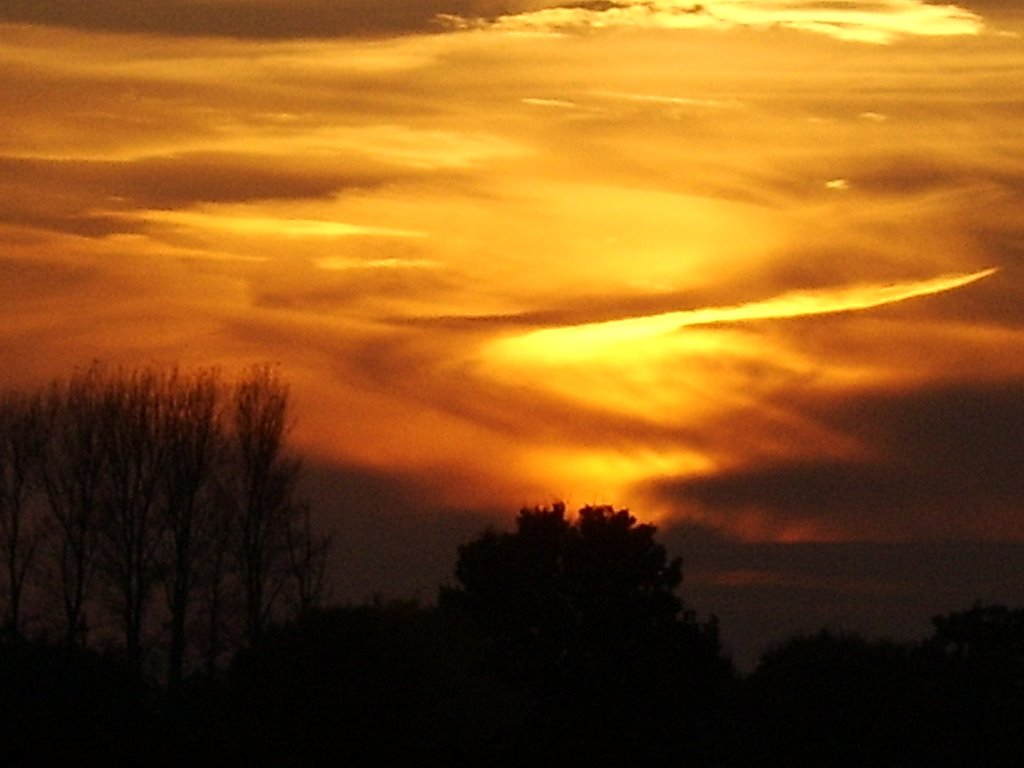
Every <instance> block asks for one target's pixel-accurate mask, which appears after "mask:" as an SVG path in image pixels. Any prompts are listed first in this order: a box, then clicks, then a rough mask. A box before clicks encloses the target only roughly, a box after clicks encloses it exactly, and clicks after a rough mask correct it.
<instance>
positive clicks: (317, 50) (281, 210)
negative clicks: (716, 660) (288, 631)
mask: <svg viewBox="0 0 1024 768" xmlns="http://www.w3.org/2000/svg"><path fill="white" fill-rule="evenodd" d="M128 5H131V8H132V9H133V10H131V11H129V10H126V9H127V8H128ZM128 5H126V4H125V3H122V2H114V0H97V2H93V3H85V4H82V3H67V2H53V3H27V2H15V3H5V4H4V5H3V7H2V8H0V42H2V44H0V79H2V82H3V83H4V84H5V85H4V87H3V88H0V377H2V383H3V384H4V385H5V386H27V385H34V384H38V383H40V382H45V381H47V380H49V379H50V378H52V377H54V376H62V375H65V374H66V373H68V372H69V371H70V370H73V369H74V368H75V366H80V365H82V364H87V363H88V362H89V361H91V360H94V359H102V360H107V361H110V362H112V363H126V362H127V363H130V362H152V361H155V362H158V363H167V364H180V365H182V366H186V367H187V366H210V365H214V366H219V367H222V368H225V369H236V368H239V367H241V366H244V365H247V364H249V363H252V362H257V361H273V362H278V363H280V366H281V370H282V374H283V375H284V377H285V378H287V379H288V380H289V381H290V382H291V386H292V394H293V397H294V406H295V416H296V426H295V430H294V433H293V438H294V442H295V444H296V446H297V447H298V449H299V450H300V452H301V453H302V454H303V456H304V458H305V459H306V460H307V461H308V462H309V464H310V465H311V466H314V467H316V468H317V469H318V471H320V472H321V473H322V474H323V475H324V476H331V477H337V478H344V479H345V482H346V483H349V485H344V484H343V483H342V481H341V480H338V481H337V484H338V487H342V486H343V485H344V487H345V488H347V489H350V490H347V491H346V492H345V493H346V494H349V495H348V496H346V498H354V499H356V500H357V502H352V505H351V506H352V508H351V509H350V511H349V514H351V515H353V516H354V515H381V516H386V515H388V514H389V513H390V511H393V510H395V509H398V508H400V507H401V508H402V509H403V510H404V511H403V514H409V511H408V510H409V508H414V507H415V508H417V509H418V510H420V512H418V513H417V514H419V513H422V515H423V516H426V517H429V518H430V519H434V520H441V519H454V518H447V517H445V516H446V515H450V514H455V512H454V511H455V510H457V511H458V514H459V515H469V516H470V517H471V518H472V519H474V520H478V521H479V523H480V525H481V526H482V525H484V524H485V522H488V521H492V520H493V519H494V514H495V510H515V509H517V508H518V507H519V506H522V505H534V504H546V503H550V502H551V501H552V500H555V499H564V500H565V501H566V502H567V503H568V504H569V505H570V506H573V505H582V504H586V503H592V502H604V503H613V504H616V505H619V506H628V507H630V508H632V509H634V510H635V511H636V512H637V513H638V515H639V516H640V517H642V518H644V519H652V520H656V521H657V522H658V524H659V525H660V526H662V527H663V528H666V529H669V528H671V527H672V526H680V527H685V526H696V527H697V528H699V529H701V530H704V531H707V532H711V533H713V534H714V535H716V536H724V537H726V538H729V537H732V538H731V540H735V541H742V542H746V543H750V542H762V543H764V542H794V541H800V542H837V541H871V542H906V541H917V540H922V541H923V540H927V541H934V540H950V539H952V540H957V541H960V540H964V541H967V540H970V541H977V540H982V541H994V540H999V541H1012V542H1022V541H1024V515H1022V514H1021V513H1022V512H1024V509H1022V507H1021V503H1022V502H1021V499H1022V498H1024V495H1022V492H1024V481H1022V480H1021V477H1022V476H1021V473H1020V472H1019V471H1018V470H1017V469H1015V468H1016V467H1019V465H1020V461H1021V460H1024V444H1022V443H1021V438H1020V435H1021V434H1024V433H1022V432H1021V431H1020V428H1021V427H1022V425H1024V397H1022V396H1024V268H1022V265H1024V218H1022V216H1021V211H1022V210H1024V132H1022V131H1021V124H1022V120H1024V94H1022V90H1021V83H1024V42H1022V39H1021V37H1020V33H1021V32H1022V31H1024V23H1022V18H1021V14H1020V12H1018V11H1017V10H1016V8H1015V7H1013V6H1014V4H1012V3H1005V2H996V1H995V0H976V2H971V0H965V2H962V3H961V2H957V3H944V2H924V0H872V1H871V2H868V1H866V0H842V1H840V2H827V3H823V2H806V1H804V0H783V1H774V0H773V1H769V0H745V1H741V0H708V1H707V2H702V3H699V4H698V3H691V2H687V1H685V0H653V1H652V0H611V1H610V2H558V0H511V2H496V1H493V2H492V1H491V0H448V1H446V0H436V1H435V0H431V2H428V3H417V2H415V1H414V0H381V1H380V2H379V3H376V4H374V6H373V11H372V12H370V11H367V6H366V3H364V2H361V0H359V1H357V0H339V2H336V3H321V2H314V1H313V0H299V1H298V2H284V0H266V1H265V2H245V3H236V2H228V0H208V1H205V2H200V3H191V2H185V1H184V0H138V2H136V3H134V4H128ZM186 5H187V6H188V13H185V12H184V6H186ZM332 473H333V474H332ZM332 487H334V486H332ZM351 489H355V490H351ZM381 489H386V491H385V490H381ZM324 493H325V494H326V495H325V496H324V499H325V502H324V503H325V505H326V506H327V507H330V505H331V503H332V502H331V497H330V495H329V494H327V492H326V491H325V492H324ZM321 514H323V515H325V516H330V515H331V514H332V512H331V511H330V509H325V510H323V511H322V512H321ZM339 514H340V513H339ZM396 514H397V513H396ZM396 519H397V518H396ZM709 535H710V534H709ZM351 567H352V568H353V569H354V568H355V566H354V565H353V566H351ZM730 568H731V569H732V570H729V571H728V572H726V571H723V572H722V573H720V574H718V575H716V574H714V573H712V571H713V570H714V569H713V568H711V567H710V566H709V568H708V569H705V570H706V571H707V573H708V574H709V575H707V579H706V581H707V584H709V585H712V586H716V588H717V587H718V586H722V585H733V586H735V585H737V584H739V585H750V584H755V585H756V584H761V583H762V582H763V581H764V579H765V578H766V577H765V576H764V575H763V574H759V573H757V572H756V571H751V570H750V569H749V568H748V567H747V566H745V565H743V564H742V563H741V564H735V563H734V564H732V565H731V566H730ZM772 578H773V579H775V577H774V576H773V577H772ZM353 579H354V580H356V577H353ZM787 579H789V577H788V576H786V575H785V574H783V575H781V576H779V577H778V579H777V581H779V582H780V583H789V581H787ZM353 583H356V582H355V581H354V582H353ZM359 583H361V582H359ZM773 583H774V581H773ZM723 588H724V587H723Z"/></svg>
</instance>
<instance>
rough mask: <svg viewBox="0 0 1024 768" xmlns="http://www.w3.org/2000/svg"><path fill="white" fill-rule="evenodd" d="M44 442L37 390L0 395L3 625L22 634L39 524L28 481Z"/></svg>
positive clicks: (0, 547)
mask: <svg viewBox="0 0 1024 768" xmlns="http://www.w3.org/2000/svg"><path fill="white" fill-rule="evenodd" d="M45 444H46V432H45V424H44V421H43V418H42V402H41V400H40V398H39V396H38V395H28V394H25V393H23V392H18V391H12V392H7V393H4V394H2V395H0V564H2V567H3V579H4V587H5V588H6V589H5V593H6V594H5V597H6V602H7V605H6V615H5V616H4V630H5V631H6V633H8V634H9V635H10V636H11V637H15V638H17V637H20V635H21V614H22V605H23V598H24V595H25V588H26V584H27V582H28V576H29V572H30V569H31V568H32V567H33V564H34V562H35V559H36V554H37V552H38V549H39V544H40V541H41V539H42V533H43V530H42V527H41V525H40V521H39V519H38V518H37V517H33V516H32V514H31V509H30V500H31V496H32V485H33V480H34V477H35V475H36V473H37V471H38V469H39V463H40V461H41V459H42V453H43V448H44V446H45Z"/></svg>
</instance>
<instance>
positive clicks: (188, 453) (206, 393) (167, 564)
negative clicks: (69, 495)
mask: <svg viewBox="0 0 1024 768" xmlns="http://www.w3.org/2000/svg"><path fill="white" fill-rule="evenodd" d="M222 389H223V387H222V385H221V382H220V378H219V376H218V374H217V373H216V372H215V371H198V372H196V373H194V374H192V375H191V376H184V375H181V374H180V373H179V372H178V371H173V372H172V373H171V375H170V377H169V379H168V381H167V388H166V392H165V399H166V402H165V407H164V412H163V426H162V437H163V441H164V450H165V452H166V453H165V459H166V462H165V465H164V472H163V475H162V481H163V482H162V485H163V488H162V490H163V501H162V517H163V528H164V531H165V540H164V551H163V553H162V557H161V560H162V575H163V582H164V588H165V595H166V599H167V608H168V612H169V614H170V632H171V637H170V649H169V653H168V685H169V686H170V688H171V689H172V690H176V689H177V688H179V687H180V685H181V681H182V677H183V673H184V663H185V651H186V647H187V640H188V637H187V630H188V619H189V612H190V608H191V603H192V598H193V593H194V592H195V590H196V587H197V585H198V583H199V582H200V579H201V578H202V576H203V575H204V572H205V573H208V574H209V573H210V570H211V569H210V568H209V567H205V568H204V564H203V559H206V558H211V557H212V558H216V557H217V556H218V551H217V538H218V535H219V531H218V528H220V527H223V526H219V525H218V521H217V520H216V516H217V515H218V514H220V513H221V511H222V510H221V509H220V508H219V507H218V505H217V503H216V491H217V482H218V475H217V473H218V471H219V470H220V469H221V468H222V467H223V465H224V450H225V447H226V435H225V431H224V426H223V420H222V418H221V406H222V397H221V393H222ZM216 577H217V578H218V580H220V578H221V575H220V574H218V575H217V576H216ZM218 588H219V585H218Z"/></svg>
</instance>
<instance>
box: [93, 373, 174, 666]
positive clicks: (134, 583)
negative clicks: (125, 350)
mask: <svg viewBox="0 0 1024 768" xmlns="http://www.w3.org/2000/svg"><path fill="white" fill-rule="evenodd" d="M168 393H169V387H168V377H167V376H166V374H164V373H161V372H160V371H157V370H154V369H152V368H144V369H139V370H133V371H127V372H125V371H119V372H118V374H117V375H116V376H114V377H111V378H108V379H107V381H106V382H105V385H104V388H103V393H102V398H101V401H102V405H103V418H104V429H103V438H102V441H101V446H102V449H103V451H104V454H105V456H106V462H105V470H106V471H105V472H104V481H105V482H104V487H103V490H104V495H103V525H102V527H101V536H100V542H101V545H102V555H103V557H102V561H101V562H102V566H103V570H104V575H105V576H106V579H107V585H108V587H109V588H110V590H111V592H112V593H113V594H112V597H113V607H114V609H115V611H116V613H117V614H118V615H119V618H120V620H121V628H122V631H123V633H124V643H125V655H126V658H127V660H128V664H129V666H130V667H131V668H132V669H135V670H138V669H139V668H140V665H141V661H142V630H143V623H144V619H145V614H146V609H147V606H148V603H149V600H150V598H151V595H152V591H153V586H154V585H155V583H156V579H157V574H158V570H157V566H158V560H157V554H158V551H159V546H160V540H161V537H162V534H163V522H164V521H163V520H162V519H161V518H160V516H159V514H158V506H157V504H158V499H159V494H160V492H161V490H163V489H162V488H161V480H162V478H163V476H164V469H165V466H166V463H167V441H166V439H165V435H164V429H165V427H166V426H167V424H166V419H165V410H166V407H167V404H168V403H167V401H168V399H169V395H168Z"/></svg>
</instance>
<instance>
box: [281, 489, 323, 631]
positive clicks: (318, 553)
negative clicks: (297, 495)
mask: <svg viewBox="0 0 1024 768" xmlns="http://www.w3.org/2000/svg"><path fill="white" fill-rule="evenodd" d="M332 539H333V536H332V535H331V534H330V533H319V532H317V531H316V530H315V529H314V527H313V515H312V512H311V510H310V507H309V504H302V505H301V506H300V508H299V514H298V515H297V516H296V518H295V520H294V521H293V522H292V525H291V526H290V527H289V528H288V565H289V570H290V572H291V583H292V588H293V595H292V597H293V600H294V607H295V613H296V615H297V616H303V615H305V614H307V613H309V612H310V611H311V610H313V609H314V608H316V607H317V606H319V605H320V602H321V600H322V599H323V597H324V589H325V586H326V581H327V556H328V554H329V553H330V549H331V543H332Z"/></svg>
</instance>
